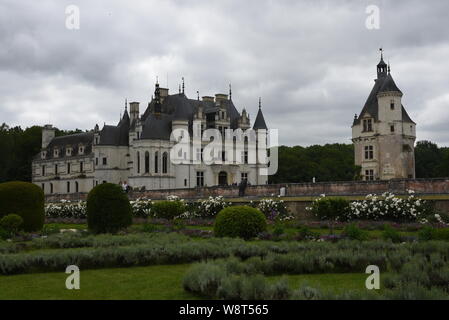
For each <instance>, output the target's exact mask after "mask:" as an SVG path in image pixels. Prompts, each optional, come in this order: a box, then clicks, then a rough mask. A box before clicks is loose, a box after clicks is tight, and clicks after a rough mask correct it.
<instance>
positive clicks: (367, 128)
mask: <svg viewBox="0 0 449 320" xmlns="http://www.w3.org/2000/svg"><path fill="white" fill-rule="evenodd" d="M371 131H373V119H364V120H363V132H371Z"/></svg>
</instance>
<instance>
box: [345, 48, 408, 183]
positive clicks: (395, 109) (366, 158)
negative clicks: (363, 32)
mask: <svg viewBox="0 0 449 320" xmlns="http://www.w3.org/2000/svg"><path fill="white" fill-rule="evenodd" d="M402 95H403V94H402V92H401V90H399V88H398V87H397V86H396V84H395V82H394V80H393V77H392V76H391V73H390V66H389V65H387V64H386V63H385V62H384V60H383V55H381V60H380V62H379V64H378V65H377V79H376V80H375V84H374V87H373V89H372V91H371V93H370V95H369V97H368V99H367V101H366V103H365V106H364V107H363V109H362V112H361V113H360V115H359V116H357V115H356V116H355V118H354V122H353V125H352V141H353V143H354V151H355V164H356V165H357V166H360V167H361V176H362V178H363V180H390V179H397V178H405V179H407V178H415V156H414V145H415V139H416V124H415V122H413V120H412V119H411V118H410V116H409V115H408V114H407V111H406V110H405V108H404V106H403V105H402V101H401V100H402Z"/></svg>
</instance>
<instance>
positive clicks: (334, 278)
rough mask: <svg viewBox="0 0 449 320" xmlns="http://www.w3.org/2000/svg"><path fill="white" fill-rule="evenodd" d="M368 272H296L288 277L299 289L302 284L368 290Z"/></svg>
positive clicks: (324, 287) (315, 286)
mask: <svg viewBox="0 0 449 320" xmlns="http://www.w3.org/2000/svg"><path fill="white" fill-rule="evenodd" d="M368 276H369V275H368V274H362V273H335V274H329V273H323V274H295V275H288V276H284V277H287V279H288V282H289V285H290V287H291V288H292V289H297V288H299V287H300V286H301V285H304V284H307V285H308V286H311V287H314V288H321V289H329V290H332V291H334V292H336V293H341V292H344V291H348V290H359V291H361V290H366V287H365V281H366V278H367V277H368ZM281 278H282V276H275V277H269V279H270V280H272V281H274V280H279V279H281Z"/></svg>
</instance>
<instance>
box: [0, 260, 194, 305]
mask: <svg viewBox="0 0 449 320" xmlns="http://www.w3.org/2000/svg"><path fill="white" fill-rule="evenodd" d="M189 266H190V265H188V264H184V265H163V266H149V267H135V268H114V269H97V270H85V271H83V270H81V277H80V287H81V288H80V290H68V289H66V287H65V280H66V279H67V277H68V274H65V273H64V272H63V271H62V272H52V273H33V274H23V275H13V276H0V299H52V300H53V299H109V300H111V299H151V300H171V299H198V297H195V296H194V295H191V294H189V293H188V292H186V291H184V289H183V288H182V278H183V276H184V273H185V271H186V270H187V269H188V268H189Z"/></svg>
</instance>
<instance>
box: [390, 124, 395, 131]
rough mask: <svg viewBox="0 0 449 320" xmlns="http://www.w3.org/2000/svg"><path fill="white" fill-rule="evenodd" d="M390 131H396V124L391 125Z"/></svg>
mask: <svg viewBox="0 0 449 320" xmlns="http://www.w3.org/2000/svg"><path fill="white" fill-rule="evenodd" d="M390 132H394V124H392V125H391V126H390Z"/></svg>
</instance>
